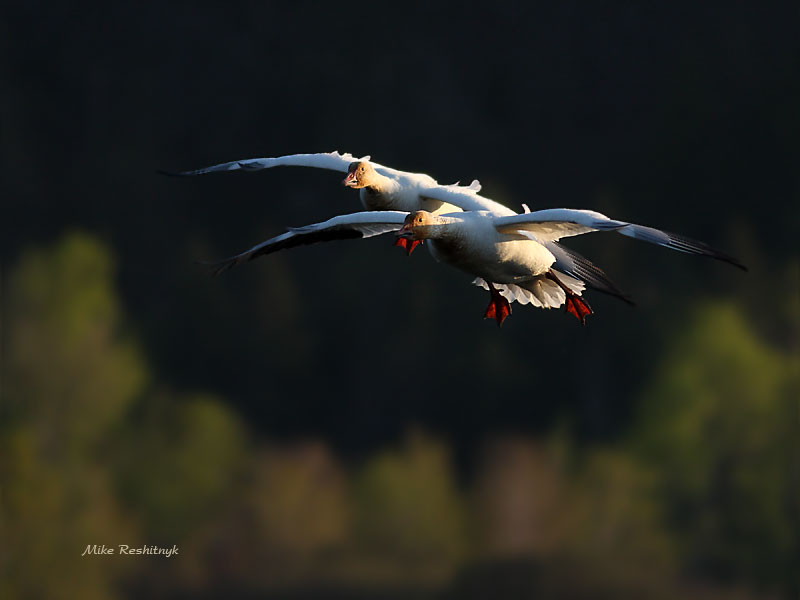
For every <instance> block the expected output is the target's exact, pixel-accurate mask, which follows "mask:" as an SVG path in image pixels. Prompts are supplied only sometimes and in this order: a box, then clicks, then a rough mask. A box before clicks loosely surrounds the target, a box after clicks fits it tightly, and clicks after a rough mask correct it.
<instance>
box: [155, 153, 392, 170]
mask: <svg viewBox="0 0 800 600" xmlns="http://www.w3.org/2000/svg"><path fill="white" fill-rule="evenodd" d="M358 160H369V156H363V157H361V158H357V157H355V156H353V155H352V154H349V153H344V154H340V153H339V152H327V153H319V154H288V155H286V156H278V157H276V158H248V159H245V160H234V161H231V162H226V163H222V164H219V165H213V166H211V167H206V168H204V169H196V170H194V171H181V172H178V173H172V172H168V171H161V173H163V174H164V175H175V176H191V175H205V174H206V173H216V172H218V171H239V170H241V171H260V170H261V169H271V168H272V167H314V168H317V169H328V170H330V171H341V172H342V173H346V172H347V168H348V167H349V166H350V163H351V162H354V161H358ZM376 166H378V165H376Z"/></svg>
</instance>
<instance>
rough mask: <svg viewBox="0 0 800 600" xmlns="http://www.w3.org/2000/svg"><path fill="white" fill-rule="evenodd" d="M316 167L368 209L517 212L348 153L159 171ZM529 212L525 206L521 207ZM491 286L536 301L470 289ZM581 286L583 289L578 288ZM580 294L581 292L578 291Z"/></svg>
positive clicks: (559, 267)
mask: <svg viewBox="0 0 800 600" xmlns="http://www.w3.org/2000/svg"><path fill="white" fill-rule="evenodd" d="M281 166H287V167H314V168H319V169H328V170H332V171H339V172H342V173H347V176H346V177H345V178H344V180H343V182H342V183H343V184H344V185H346V186H347V187H351V188H354V189H359V190H360V194H359V195H360V199H361V203H362V205H363V206H364V208H366V209H367V210H371V211H383V210H395V211H407V212H415V211H418V210H427V211H429V212H432V213H434V214H446V213H451V212H457V211H459V210H465V211H467V210H484V211H490V212H492V213H493V214H496V215H499V216H513V215H516V214H517V213H516V212H514V211H513V210H511V209H510V208H508V207H507V206H504V205H503V204H500V203H498V202H495V201H493V200H490V199H489V198H485V197H483V196H480V195H479V194H478V192H479V191H480V189H481V186H480V183H479V182H478V181H477V180H475V181H473V182H472V184H471V185H469V186H461V185H458V184H454V185H440V184H438V183H437V182H436V180H435V179H433V178H432V177H430V176H429V175H425V174H422V173H409V172H406V171H399V170H397V169H392V168H389V167H385V166H383V165H379V164H377V163H375V162H372V161H371V160H370V157H369V156H364V157H361V158H355V157H354V156H353V155H352V154H349V153H345V154H340V153H339V152H328V153H318V154H290V155H286V156H279V157H275V158H250V159H246V160H235V161H231V162H226V163H222V164H218V165H213V166H211V167H206V168H203V169H196V170H193V171H183V172H178V173H171V172H166V171H162V173H164V174H167V175H174V176H194V175H205V174H207V173H216V172H224V171H239V170H241V171H245V172H251V171H259V170H262V169H270V168H273V167H281ZM523 206H524V207H525V210H526V211H527V210H528V209H527V206H525V205H523ZM420 243H421V242H420V241H419V240H415V239H408V240H407V239H406V238H404V237H400V238H398V239H397V241H396V245H398V246H401V247H403V248H405V250H406V252H407V253H408V254H411V252H412V251H413V250H414V248H415V247H416V246H417V245H418V244H420ZM544 244H545V246H546V248H547V249H548V251H549V252H550V253H551V254H552V255H553V256H554V257H555V263H554V265H553V269H554V270H555V271H557V272H559V273H560V274H562V275H564V276H570V277H572V278H574V279H578V280H580V281H582V282H584V283H585V284H586V285H588V286H589V287H591V288H592V289H595V290H597V291H601V292H604V293H607V294H612V295H615V296H619V297H625V296H624V294H622V292H620V291H619V290H618V289H617V288H616V286H615V285H614V284H613V283H612V282H611V281H610V280H609V279H608V277H607V276H606V274H605V273H603V271H602V270H601V269H599V268H598V267H596V266H595V265H593V264H592V263H591V262H590V261H589V260H587V259H586V258H584V257H583V256H581V255H580V254H578V253H577V252H574V251H572V250H569V249H568V248H565V247H563V246H561V245H559V244H557V243H555V242H554V241H553V242H550V241H548V242H544ZM492 283H494V284H495V285H494V287H496V288H497V290H498V291H499V293H500V294H502V295H503V296H505V297H506V298H508V299H509V300H510V301H512V302H513V301H515V300H516V301H518V302H520V303H522V304H527V303H529V302H533V303H534V304H535V305H537V306H538V305H539V304H538V302H539V301H538V300H537V299H536V298H535V297H533V296H532V295H531V293H530V291H528V290H526V289H525V288H522V287H520V286H517V285H515V284H511V283H509V284H503V283H500V282H487V281H485V280H484V279H483V278H480V277H478V278H477V279H475V280H474V281H473V284H474V285H478V286H481V287H483V288H484V289H489V286H491V285H492ZM582 289H583V288H582V287H581V290H582ZM579 293H580V292H579Z"/></svg>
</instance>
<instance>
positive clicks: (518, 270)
mask: <svg viewBox="0 0 800 600" xmlns="http://www.w3.org/2000/svg"><path fill="white" fill-rule="evenodd" d="M594 231H617V232H618V233H621V234H622V235H626V236H628V237H632V238H634V239H638V240H641V241H645V242H649V243H652V244H657V245H659V246H664V247H666V248H671V249H673V250H678V251H680V252H685V253H689V254H697V255H701V256H709V257H711V258H715V259H717V260H721V261H724V262H728V263H730V264H732V265H734V266H737V267H739V268H741V269H745V267H744V266H743V265H742V264H741V263H740V262H739V261H738V260H736V259H735V258H733V257H731V256H729V255H727V254H723V253H722V252H719V251H717V250H714V249H713V248H710V247H709V246H707V245H706V244H704V243H702V242H697V241H694V240H690V239H689V238H685V237H683V236H678V235H675V234H671V233H667V232H665V231H661V230H658V229H653V228H651V227H644V226H642V225H635V224H632V223H627V222H625V221H619V220H615V219H610V218H608V217H606V216H605V215H603V214H601V213H598V212H595V211H591V210H576V209H564V208H561V209H548V210H540V211H536V212H528V213H525V214H521V215H509V216H498V215H497V214H495V213H493V212H491V211H485V210H480V211H465V212H454V213H447V214H433V213H431V212H429V211H425V210H418V211H415V212H413V213H408V212H405V211H369V212H359V213H353V214H348V215H340V216H337V217H333V218H332V219H329V220H327V221H324V222H322V223H315V224H312V225H307V226H305V227H297V228H290V229H289V231H288V232H287V233H284V234H282V235H279V236H277V237H274V238H271V239H269V240H267V241H265V242H263V243H261V244H258V245H257V246H254V247H253V248H250V249H249V250H247V251H245V252H242V253H241V254H237V255H236V256H233V257H230V258H228V259H225V260H223V261H220V262H218V263H215V266H216V267H217V269H216V272H217V273H221V272H223V271H225V270H227V269H229V268H231V267H233V266H235V265H237V264H240V263H242V262H245V261H249V260H253V259H254V258H256V257H258V256H261V255H264V254H270V253H272V252H276V251H278V250H283V249H288V248H292V247H295V246H299V245H304V244H312V243H316V242H322V241H332V240H338V239H357V238H367V237H372V236H376V235H382V234H385V233H390V232H396V234H397V235H398V237H401V238H408V239H413V240H418V241H421V240H429V246H430V249H431V253H432V254H433V256H434V257H435V258H436V259H437V260H439V261H441V262H444V263H447V264H449V265H451V266H454V267H456V268H458V269H460V270H462V271H466V272H467V273H470V274H472V275H473V276H477V277H479V278H481V280H482V281H483V282H484V283H485V284H486V285H485V287H486V289H488V290H489V294H490V301H489V305H488V307H487V308H486V311H485V313H484V318H494V319H495V320H496V321H497V324H498V326H500V325H502V324H503V321H505V319H506V317H508V315H509V314H511V306H510V302H509V299H508V298H507V297H506V296H507V295H508V294H503V293H501V290H500V289H498V287H497V284H500V285H504V286H506V288H505V289H506V290H508V289H514V290H518V291H515V292H514V294H515V295H514V297H513V298H511V300H517V301H519V302H520V303H522V304H527V303H531V304H533V305H534V306H537V307H541V308H557V307H559V306H561V305H562V304H564V305H565V310H566V312H567V313H569V314H571V315H573V316H575V317H576V318H577V319H578V320H580V321H581V323H582V324H585V323H586V316H587V315H589V314H592V312H593V311H592V309H591V307H590V306H589V304H588V303H587V302H586V301H585V300H584V299H583V298H581V293H582V292H583V290H584V289H585V284H584V280H583V279H582V277H581V276H580V273H576V276H573V275H572V274H569V273H564V272H563V271H557V270H556V269H555V268H554V264H555V263H556V256H555V255H554V254H553V253H552V252H551V251H550V246H548V243H550V242H555V241H557V240H559V239H561V238H562V237H569V236H575V235H581V234H584V233H590V232H594ZM559 248H560V247H559ZM745 270H746V269H745ZM590 275H591V274H590ZM594 277H595V278H597V279H599V280H600V283H601V284H602V288H603V289H602V291H605V292H606V293H609V294H612V295H614V296H616V297H618V298H620V299H622V300H624V301H626V302H628V303H631V304H632V302H631V300H630V299H629V298H628V297H627V296H626V295H625V294H624V293H622V292H621V291H619V290H618V289H617V288H616V286H614V284H613V283H611V282H610V281H609V280H608V279H607V278H605V276H604V274H602V271H600V275H597V274H595V275H594ZM590 279H591V277H590ZM510 286H513V287H510ZM517 294H518V295H517Z"/></svg>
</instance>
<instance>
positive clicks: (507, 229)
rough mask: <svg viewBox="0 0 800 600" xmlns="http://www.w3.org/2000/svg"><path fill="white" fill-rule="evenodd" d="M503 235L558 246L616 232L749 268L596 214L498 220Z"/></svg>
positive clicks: (678, 238) (698, 245)
mask: <svg viewBox="0 0 800 600" xmlns="http://www.w3.org/2000/svg"><path fill="white" fill-rule="evenodd" d="M495 227H496V228H497V230H498V231H499V232H501V233H517V234H521V235H529V236H531V237H533V238H534V239H535V240H537V241H539V242H542V243H544V242H555V241H557V240H559V239H561V238H562V237H569V236H572V235H581V234H584V233H590V232H592V231H616V232H617V233H621V234H622V235H625V236H627V237H631V238H633V239H636V240H641V241H643V242H648V243H650V244H655V245H657V246H663V247H665V248H670V249H671V250H677V251H679V252H686V253H687V254H695V255H698V256H708V257H710V258H715V259H717V260H721V261H723V262H727V263H730V264H732V265H734V266H736V267H739V268H740V269H743V270H745V271H746V270H747V268H746V267H745V266H744V265H743V264H742V263H741V262H739V261H738V260H737V259H735V258H734V257H732V256H730V255H728V254H725V253H724V252H720V251H719V250H716V249H714V248H712V247H711V246H709V245H708V244H705V243H703V242H698V241H696V240H692V239H690V238H687V237H684V236H682V235H677V234H674V233H669V232H667V231H661V230H660V229H655V228H653V227H645V226H644V225H636V224H634V223H626V222H625V221H616V220H614V219H609V218H608V217H606V216H605V215H603V214H601V213H598V212H595V211H592V210H574V209H569V208H556V209H549V210H538V211H536V212H532V213H527V214H523V215H514V216H511V217H500V218H497V219H495Z"/></svg>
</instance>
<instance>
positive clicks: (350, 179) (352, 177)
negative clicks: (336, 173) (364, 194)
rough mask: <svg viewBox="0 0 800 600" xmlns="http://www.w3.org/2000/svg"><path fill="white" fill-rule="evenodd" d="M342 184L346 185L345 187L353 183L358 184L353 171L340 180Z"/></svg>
mask: <svg viewBox="0 0 800 600" xmlns="http://www.w3.org/2000/svg"><path fill="white" fill-rule="evenodd" d="M342 183H343V184H344V185H346V186H351V185H353V184H354V183H358V181H357V179H356V172H355V171H350V172H349V173H348V174H347V176H346V177H345V178H344V179H342Z"/></svg>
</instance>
